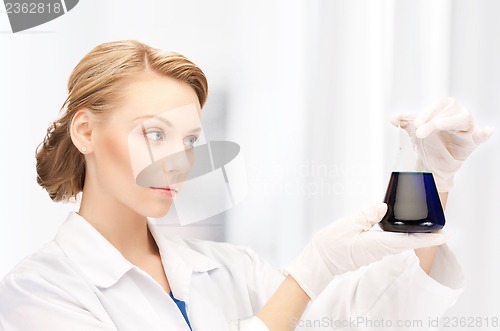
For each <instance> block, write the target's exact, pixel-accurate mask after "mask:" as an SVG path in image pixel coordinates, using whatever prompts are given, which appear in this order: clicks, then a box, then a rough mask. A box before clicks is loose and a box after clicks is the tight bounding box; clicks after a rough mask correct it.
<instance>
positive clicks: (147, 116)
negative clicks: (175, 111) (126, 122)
mask: <svg viewBox="0 0 500 331" xmlns="http://www.w3.org/2000/svg"><path fill="white" fill-rule="evenodd" d="M151 118H154V119H157V120H159V121H161V122H163V123H165V124H166V125H167V126H169V127H171V128H172V127H175V125H173V124H172V122H170V121H169V120H167V119H166V118H163V117H159V116H157V115H142V116H139V117H136V118H134V120H133V121H134V122H135V121H137V120H147V119H151ZM197 131H201V127H197V128H194V129H191V130H189V131H188V133H192V132H197Z"/></svg>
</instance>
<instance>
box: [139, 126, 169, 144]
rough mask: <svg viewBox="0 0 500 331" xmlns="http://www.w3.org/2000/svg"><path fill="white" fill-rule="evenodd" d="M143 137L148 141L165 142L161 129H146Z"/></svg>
mask: <svg viewBox="0 0 500 331" xmlns="http://www.w3.org/2000/svg"><path fill="white" fill-rule="evenodd" d="M143 134H144V137H146V139H148V140H149V141H154V142H158V141H164V140H165V132H163V130H161V129H148V130H145V131H144V132H143Z"/></svg>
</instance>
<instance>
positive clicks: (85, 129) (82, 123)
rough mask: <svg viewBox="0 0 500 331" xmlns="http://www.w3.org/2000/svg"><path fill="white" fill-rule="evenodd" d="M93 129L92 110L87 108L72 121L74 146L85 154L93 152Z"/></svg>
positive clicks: (71, 130)
mask: <svg viewBox="0 0 500 331" xmlns="http://www.w3.org/2000/svg"><path fill="white" fill-rule="evenodd" d="M92 129H93V123H92V120H91V115H90V110H88V109H87V108H82V109H80V110H78V111H77V112H76V114H75V116H73V120H72V121H71V127H70V134H71V140H72V141H73V144H74V145H75V146H76V148H78V150H79V151H81V152H82V153H83V154H86V153H90V152H92V151H93V140H92Z"/></svg>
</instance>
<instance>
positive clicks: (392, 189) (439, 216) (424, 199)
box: [380, 119, 445, 232]
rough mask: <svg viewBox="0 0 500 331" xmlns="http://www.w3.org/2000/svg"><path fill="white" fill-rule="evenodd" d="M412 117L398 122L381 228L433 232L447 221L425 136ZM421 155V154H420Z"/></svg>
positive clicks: (394, 230) (393, 230) (398, 230)
mask: <svg viewBox="0 0 500 331" xmlns="http://www.w3.org/2000/svg"><path fill="white" fill-rule="evenodd" d="M407 130H408V131H410V132H412V130H413V131H414V130H415V126H414V125H413V120H412V119H404V120H403V119H402V120H400V122H399V135H400V138H399V151H398V154H397V157H396V162H395V166H394V167H393V171H392V174H391V177H390V180H389V184H388V186H387V192H386V194H385V198H384V202H385V203H386V204H387V213H386V214H385V216H384V217H383V218H382V220H381V222H380V227H381V228H382V229H383V230H385V231H392V232H433V231H437V230H439V229H441V228H442V227H443V226H444V224H445V217H444V211H443V207H442V205H441V201H440V199H439V194H438V191H437V188H436V183H435V182H434V177H433V176H432V173H431V172H430V171H429V169H428V162H427V159H426V156H425V150H424V145H423V143H422V139H419V138H417V137H416V136H415V135H414V134H413V137H415V138H414V143H412V140H411V138H410V135H409V134H408V132H407ZM419 155H420V157H419Z"/></svg>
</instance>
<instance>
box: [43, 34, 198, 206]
mask: <svg viewBox="0 0 500 331" xmlns="http://www.w3.org/2000/svg"><path fill="white" fill-rule="evenodd" d="M141 72H153V73H155V74H159V75H162V76H166V77H170V78H174V79H177V80H179V81H181V82H184V83H187V84H189V85H190V86H191V87H192V88H193V89H194V91H195V92H196V94H197V96H198V100H199V102H200V106H201V107H203V105H204V104H205V101H206V98H207V94H208V83H207V79H206V77H205V74H204V73H203V71H202V70H201V69H200V68H198V67H197V66H196V65H195V64H194V63H193V62H191V61H190V60H188V59H187V58H186V57H184V56H183V55H181V54H178V53H173V52H171V53H166V52H163V51H161V50H158V49H155V48H152V47H150V46H148V45H145V44H143V43H141V42H138V41H134V40H125V41H116V42H109V43H104V44H101V45H99V46H97V47H96V48H94V49H93V50H92V51H90V53H88V54H87V55H85V56H84V57H83V59H82V60H81V61H80V62H79V63H78V64H77V65H76V67H75V68H74V69H73V72H72V73H71V76H70V77H69V81H68V97H67V99H66V101H65V102H64V104H63V106H62V107H61V110H65V111H64V112H63V114H62V116H61V117H60V118H59V119H57V120H56V121H54V122H53V123H52V124H51V125H50V126H49V128H48V129H47V134H46V136H45V138H44V140H43V142H42V143H41V144H40V145H39V146H38V148H37V151H36V171H37V174H38V176H37V182H38V184H39V185H40V186H41V187H43V188H44V189H45V190H47V192H48V193H49V196H50V198H51V199H52V200H53V201H68V200H72V199H75V198H76V197H77V195H78V194H79V193H80V192H81V191H82V190H83V185H84V180H85V159H84V157H83V155H82V154H81V153H80V151H79V150H78V149H77V148H76V147H75V145H74V144H73V142H72V140H71V136H70V126H71V122H72V120H73V117H74V116H75V114H76V112H77V111H78V110H79V109H81V108H83V107H85V108H87V109H89V110H90V111H91V113H92V114H93V115H95V116H94V117H96V118H97V119H99V118H100V117H102V116H104V115H105V113H106V111H107V110H109V109H110V108H111V107H112V106H113V105H114V103H115V102H116V101H117V97H118V95H119V88H118V87H119V83H122V82H123V81H124V80H125V79H126V78H130V77H133V75H134V74H138V73H141Z"/></svg>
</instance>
